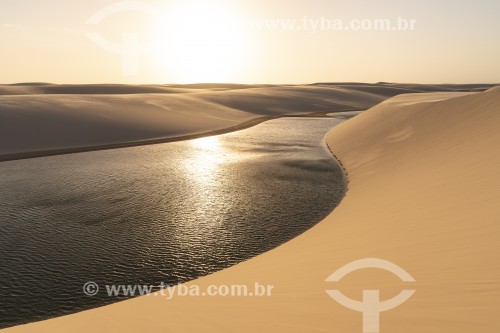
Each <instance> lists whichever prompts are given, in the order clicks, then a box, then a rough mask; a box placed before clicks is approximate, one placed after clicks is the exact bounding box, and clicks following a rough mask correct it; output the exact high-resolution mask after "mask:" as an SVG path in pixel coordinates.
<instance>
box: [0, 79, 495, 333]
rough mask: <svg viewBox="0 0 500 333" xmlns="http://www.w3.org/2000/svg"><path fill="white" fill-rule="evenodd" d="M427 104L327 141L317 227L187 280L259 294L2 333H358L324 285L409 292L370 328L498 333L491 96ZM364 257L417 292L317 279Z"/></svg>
mask: <svg viewBox="0 0 500 333" xmlns="http://www.w3.org/2000/svg"><path fill="white" fill-rule="evenodd" d="M426 96H427V97H425V96H424V95H421V96H419V95H406V96H400V97H396V98H394V99H391V100H389V101H387V102H386V103H382V104H380V105H378V106H376V107H374V108H373V109H371V110H369V111H367V112H365V113H363V114H361V115H360V116H358V117H356V118H354V119H353V120H351V121H348V122H346V123H344V124H343V125H341V126H339V127H337V128H336V129H334V130H333V131H332V132H331V133H330V134H329V135H328V137H327V142H328V144H329V147H330V148H331V149H332V150H333V152H334V153H335V154H336V156H337V157H338V158H339V159H340V161H342V163H343V165H344V167H345V168H346V170H347V172H348V176H349V181H350V183H349V191H348V193H347V195H346V197H345V199H344V200H343V201H342V203H341V204H340V206H339V207H338V208H337V209H336V210H335V211H334V212H332V213H331V214H330V216H328V217H327V218H326V219H325V220H324V221H323V222H321V223H320V224H319V225H317V226H316V227H314V228H313V229H311V230H309V231H308V232H306V233H305V234H303V235H301V236H299V237H298V238H296V239H294V240H292V241H290V242H289V243H287V244H284V245H283V246H281V247H279V248H277V249H275V250H273V251H270V252H268V253H266V254H264V255H261V256H259V257H257V258H254V259H252V260H249V261H247V262H244V263H241V264H239V265H237V266H234V267H232V268H230V269H227V270H225V271H222V272H218V273H216V274H213V275H210V276H207V277H204V278H201V279H199V280H197V281H193V282H191V283H189V284H188V285H193V284H197V285H199V286H202V287H206V286H209V285H213V284H215V285H221V284H247V285H253V284H254V283H255V282H259V283H261V284H272V285H274V293H273V295H272V296H271V297H264V298H258V297H239V298H238V297H237V298H231V297H178V298H174V299H173V300H170V301H167V300H166V299H165V297H154V296H151V297H143V298H138V299H134V300H130V301H126V302H123V303H119V304H114V305H111V306H107V307H103V308H100V309H95V310H91V311H86V312H82V313H79V314H75V315H71V316H66V317H61V318H58V319H55V320H49V321H45V322H41V323H35V324H30V325H25V326H20V327H17V328H13V329H8V330H7V332H68V331H71V332H88V331H92V332H137V331H141V332H183V333H186V332H217V333H219V332H252V333H253V332H287V333H290V332H300V333H303V332H339V333H347V332H353V333H355V332H362V326H361V323H362V320H361V314H360V313H358V312H355V311H351V310H348V309H346V308H344V307H342V306H340V305H339V304H337V303H336V302H335V301H333V300H332V299H330V298H329V297H328V295H327V294H326V293H325V290H327V289H339V290H341V291H342V292H343V293H344V294H346V295H347V296H349V297H351V298H353V299H358V300H360V299H361V290H364V289H378V290H381V296H382V298H383V299H390V298H391V297H393V296H395V295H396V294H397V293H399V292H400V291H401V289H414V290H416V293H415V295H414V296H413V297H412V298H411V299H410V300H409V301H408V302H406V303H405V304H403V305H401V306H400V307H398V308H396V309H394V310H392V311H390V312H385V313H383V314H382V316H381V332H388V333H390V332H394V333H401V332H436V333H443V332H453V333H461V332H463V333H466V332H467V333H469V332H478V333H496V332H499V331H500V319H499V317H498V315H497V314H498V311H499V309H500V301H499V300H500V261H499V259H500V245H499V243H498V238H499V236H500V224H499V223H498V216H499V215H500V206H499V205H498V197H499V196H500V177H499V174H498V170H499V169H500V155H499V154H498V151H500V132H499V131H498V124H499V123H500V88H495V89H491V90H489V91H488V92H485V93H476V94H463V95H461V96H458V97H457V95H456V94H451V95H449V96H448V97H449V98H442V97H443V96H442V97H441V98H440V100H439V101H435V97H433V96H432V94H430V95H426ZM411 99H414V102H412V103H410V101H411ZM373 257H375V258H381V259H385V260H389V261H391V262H393V263H395V264H397V265H400V266H401V267H402V268H403V269H405V270H406V271H407V272H409V273H410V274H411V275H412V276H413V277H414V278H415V279H416V282H415V283H403V282H401V281H400V280H399V279H397V278H396V277H394V276H393V275H392V274H390V273H387V272H384V271H380V270H362V271H359V272H356V273H353V274H351V275H350V276H349V277H346V278H345V280H344V281H341V282H339V283H337V284H336V283H332V282H328V283H327V282H325V279H326V278H327V277H328V276H329V275H330V274H331V273H333V272H334V271H335V270H337V269H338V268H340V267H342V266H344V265H345V264H347V263H349V262H352V261H354V260H358V259H363V258H373Z"/></svg>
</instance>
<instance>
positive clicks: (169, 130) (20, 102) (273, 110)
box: [0, 83, 491, 159]
mask: <svg viewBox="0 0 500 333" xmlns="http://www.w3.org/2000/svg"><path fill="white" fill-rule="evenodd" d="M490 87H491V86H488V85H474V86H471V85H467V86H457V85H450V86H445V85H436V86H430V85H408V84H406V85H396V84H387V83H381V84H362V83H358V84H356V83H345V84H342V83H321V84H314V85H295V86H292V85H289V86H284V85H281V86H277V85H242V84H193V85H116V84H101V85H55V84H47V83H24V84H15V85H0V158H1V157H2V155H3V157H4V158H3V159H6V157H5V156H7V155H9V156H11V155H16V154H30V153H33V152H44V151H58V150H65V149H80V148H92V147H101V146H107V145H117V144H131V143H134V142H141V141H148V140H158V139H168V138H176V137H182V136H189V135H193V134H202V133H205V134H208V133H210V132H213V131H220V130H230V129H232V128H234V127H235V126H238V125H240V124H242V123H245V122H248V121H252V120H256V119H258V118H263V117H279V116H283V115H300V114H307V113H318V112H321V113H326V112H339V111H350V110H364V109H367V108H369V107H372V106H373V105H376V104H378V103H380V102H381V101H383V100H385V99H387V98H389V97H392V96H395V95H398V94H404V93H416V92H429V91H462V90H467V89H487V88H490Z"/></svg>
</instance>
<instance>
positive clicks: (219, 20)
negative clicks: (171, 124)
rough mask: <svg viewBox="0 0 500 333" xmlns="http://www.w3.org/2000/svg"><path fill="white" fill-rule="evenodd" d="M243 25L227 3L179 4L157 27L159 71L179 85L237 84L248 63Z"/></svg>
mask: <svg viewBox="0 0 500 333" xmlns="http://www.w3.org/2000/svg"><path fill="white" fill-rule="evenodd" d="M244 22H245V19H244V17H243V16H242V15H241V14H240V13H239V12H238V11H236V10H235V9H234V8H232V7H231V5H230V4H229V3H226V2H221V1H211V2H209V3H208V2H206V1H204V2H201V1H200V2H189V1H184V2H182V3H177V4H176V5H174V6H172V7H171V8H169V9H168V11H167V13H166V14H165V15H163V16H162V18H161V22H159V23H158V24H157V28H156V35H157V36H156V37H155V39H154V51H153V53H154V55H155V58H156V60H157V61H158V65H159V67H160V68H162V70H163V71H165V72H166V74H167V75H168V76H169V77H171V78H173V79H175V81H176V82H180V83H199V82H205V83H206V82H235V81H238V80H239V79H241V75H242V73H243V72H244V70H245V65H246V63H247V60H248V59H247V57H248V47H249V39H248V36H247V34H246V31H245V26H244Z"/></svg>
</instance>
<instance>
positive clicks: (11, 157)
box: [0, 110, 363, 162]
mask: <svg viewBox="0 0 500 333" xmlns="http://www.w3.org/2000/svg"><path fill="white" fill-rule="evenodd" d="M357 111H363V110H351V111H349V110H347V111H337V112H314V113H310V114H307V115H289V116H263V117H258V118H254V119H250V120H247V121H244V122H242V123H240V124H238V125H234V126H231V127H227V128H222V129H218V130H212V131H207V132H202V133H193V134H188V135H182V136H173V137H165V138H160V139H151V140H143V141H131V142H123V143H115V144H104V145H98V146H88V147H75V148H65V149H55V150H43V151H33V152H26V153H15V154H5V155H0V162H8V161H17V160H25V159H31V158H38V157H48V156H56V155H68V154H76V153H85V152H91V151H100V150H109V149H119V148H129V147H140V146H148V145H156V144H162V143H169V142H179V141H186V140H194V139H199V138H204V137H207V136H214V135H221V134H226V133H231V132H237V131H241V130H244V129H247V128H250V127H253V126H257V125H259V124H261V123H263V122H266V121H269V120H274V119H279V118H310V117H328V116H327V115H328V114H334V113H337V114H342V113H344V112H347V113H348V112H357Z"/></svg>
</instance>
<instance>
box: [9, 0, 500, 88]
mask: <svg viewBox="0 0 500 333" xmlns="http://www.w3.org/2000/svg"><path fill="white" fill-rule="evenodd" d="M499 17H500V1H498V0H476V1H456V0H454V1H451V0H440V1H436V0H432V1H430V0H418V1H417V0H407V1H403V0H349V1H347V0H327V1H325V0H307V1H305V0H299V1H297V0H295V1H294V0H288V1H287V0H205V1H203V0H141V1H135V0H132V1H115V0H86V1H76V0H75V1H66V0H0V83H17V82H51V83H75V84H78V83H131V84H140V83H143V84H146V83H165V84H166V83H193V82H237V83H270V84H300V83H313V82H380V81H384V82H414V83H500V61H499V59H500V43H499V36H500V21H499V20H498V18H499Z"/></svg>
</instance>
